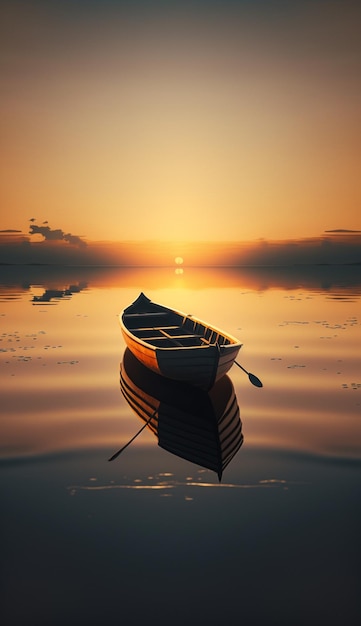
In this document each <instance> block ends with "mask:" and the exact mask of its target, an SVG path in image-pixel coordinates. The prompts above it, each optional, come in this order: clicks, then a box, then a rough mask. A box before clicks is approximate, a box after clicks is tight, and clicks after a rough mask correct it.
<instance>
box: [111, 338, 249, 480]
mask: <svg viewBox="0 0 361 626" xmlns="http://www.w3.org/2000/svg"><path fill="white" fill-rule="evenodd" d="M120 388H121V391H122V393H123V395H124V397H125V399H126V401H127V402H128V404H129V406H130V407H131V408H132V409H133V410H134V411H135V413H136V414H137V415H138V416H139V417H140V418H141V419H142V420H143V421H144V422H148V424H147V425H148V428H149V429H150V430H151V431H152V432H153V433H154V435H155V436H156V437H157V439H158V445H159V446H160V447H161V448H163V449H164V450H167V451H168V452H171V453H172V454H175V455H177V456H179V457H180V458H183V459H186V460H188V461H191V462H192V463H195V464H197V465H200V466H202V467H205V468H207V469H210V470H212V471H214V472H216V473H217V475H218V478H219V480H221V478H222V473H223V471H224V469H225V468H226V467H227V465H228V464H229V463H230V461H231V460H232V459H233V457H234V456H235V454H236V453H237V452H238V450H239V449H240V447H241V445H242V443H243V433H242V422H241V419H240V414H239V407H238V403H237V398H236V394H235V391H234V387H233V384H232V381H231V379H230V378H229V377H228V376H223V377H222V378H221V379H220V380H219V381H218V382H217V383H216V384H215V385H214V386H213V388H212V389H211V390H210V391H209V392H206V391H202V390H201V389H199V388H197V387H193V386H191V385H188V384H185V383H180V382H178V381H173V380H167V379H165V378H164V377H163V376H160V375H158V374H156V373H155V372H152V371H151V370H149V369H148V368H146V367H145V366H144V365H142V364H141V363H140V362H139V361H138V360H137V359H136V358H135V357H134V355H133V354H132V353H131V352H130V350H129V349H128V348H127V349H126V350H125V352H124V357H123V361H122V363H121V366H120Z"/></svg>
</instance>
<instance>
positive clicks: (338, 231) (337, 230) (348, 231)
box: [325, 228, 361, 234]
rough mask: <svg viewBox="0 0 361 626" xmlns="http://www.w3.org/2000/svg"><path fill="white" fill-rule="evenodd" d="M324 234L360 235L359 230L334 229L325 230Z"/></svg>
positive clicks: (360, 231)
mask: <svg viewBox="0 0 361 626" xmlns="http://www.w3.org/2000/svg"><path fill="white" fill-rule="evenodd" d="M325 233H342V234H345V233H351V234H352V233H361V230H351V229H348V228H334V229H333V230H325Z"/></svg>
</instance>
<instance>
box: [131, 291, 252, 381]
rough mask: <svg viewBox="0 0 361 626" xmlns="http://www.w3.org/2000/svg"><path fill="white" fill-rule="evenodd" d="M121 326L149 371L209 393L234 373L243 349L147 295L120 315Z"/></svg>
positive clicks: (132, 347)
mask: <svg viewBox="0 0 361 626" xmlns="http://www.w3.org/2000/svg"><path fill="white" fill-rule="evenodd" d="M120 326H121V330H122V334H123V338H124V341H125V343H126V345H127V347H128V348H129V350H130V351H131V352H132V353H133V354H134V356H135V357H136V358H137V359H138V360H139V361H140V362H141V363H143V364H144V365H145V366H146V367H148V368H149V369H151V370H152V371H154V372H156V373H157V374H160V375H161V376H165V377H166V378H170V379H173V380H179V381H182V382H186V383H189V384H192V385H195V386H199V387H201V388H202V389H205V390H207V389H210V388H211V387H212V386H213V385H214V384H215V382H216V381H217V380H219V379H220V378H222V376H224V375H225V374H226V373H227V372H228V371H229V370H230V368H231V367H232V365H233V363H234V360H235V359H236V357H237V354H238V352H239V350H240V348H241V345H242V344H241V343H240V342H239V341H238V339H236V338H235V337H232V336H231V335H229V334H227V333H224V332H223V331H221V330H219V329H217V328H215V327H214V326H210V325H208V324H206V323H204V322H202V321H201V320H199V319H198V318H195V317H194V316H190V315H185V314H184V313H181V312H180V311H176V310H174V309H168V308H166V307H162V306H161V305H157V304H155V303H152V302H151V301H150V300H149V299H148V298H146V296H144V295H143V294H141V295H140V296H139V298H138V299H137V300H136V301H135V302H134V303H133V304H132V305H130V306H129V307H127V308H126V309H125V310H124V311H123V313H122V314H121V315H120Z"/></svg>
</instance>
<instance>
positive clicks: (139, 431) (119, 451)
mask: <svg viewBox="0 0 361 626" xmlns="http://www.w3.org/2000/svg"><path fill="white" fill-rule="evenodd" d="M156 412H157V409H155V411H154V413H152V415H151V416H150V418H149V419H148V420H147V421H146V422H145V424H143V426H142V428H141V429H140V430H138V432H137V433H136V434H135V435H134V437H132V438H131V440H130V441H128V443H126V444H125V446H123V447H122V448H120V450H118V452H116V453H115V454H113V456H111V457H110V459H108V461H114V459H116V458H117V457H118V456H119V454H121V453H122V452H123V450H125V448H127V447H128V446H130V444H131V443H132V441H134V439H136V438H137V437H138V435H140V433H141V432H142V431H143V430H144V429H145V428H146V426H148V424H149V422H150V421H151V420H152V419H153V417H154V416H155V414H156Z"/></svg>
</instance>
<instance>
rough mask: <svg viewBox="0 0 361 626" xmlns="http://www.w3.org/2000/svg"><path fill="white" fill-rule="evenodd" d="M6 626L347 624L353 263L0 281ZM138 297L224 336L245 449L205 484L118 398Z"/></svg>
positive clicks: (62, 274)
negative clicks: (235, 351)
mask: <svg viewBox="0 0 361 626" xmlns="http://www.w3.org/2000/svg"><path fill="white" fill-rule="evenodd" d="M0 272H1V273H0V321H1V332H0V371H1V379H0V386H1V422H0V437H1V438H0V452H1V460H0V480H1V502H2V507H1V525H2V532H1V538H2V540H1V543H2V546H1V592H0V594H1V595H0V621H1V624H3V625H4V626H30V625H34V626H35V625H36V626H42V625H44V626H45V625H49V624H50V625H52V626H58V625H59V626H60V625H63V624H68V625H69V626H73V625H74V626H75V625H76V626H79V625H82V624H87V625H88V626H93V625H98V624H99V625H100V624H101V625H103V624H105V623H107V622H110V621H111V622H117V623H123V624H126V625H133V624H134V625H138V624H141V623H143V621H144V622H146V623H148V624H155V625H159V626H163V625H164V626H165V625H168V624H172V625H176V626H178V625H181V624H182V625H183V624H184V623H188V624H209V625H221V624H226V623H235V622H236V623H244V624H246V625H247V626H248V625H259V624H260V625H261V624H262V625H263V624H265V625H266V624H267V626H272V625H277V626H280V625H286V624H287V625H288V626H289V625H292V626H297V625H306V624H307V625H308V626H313V625H315V626H316V625H317V626H318V625H319V624H328V625H329V626H331V625H340V624H342V625H343V626H347V625H350V626H351V625H356V624H359V623H360V618H361V613H360V582H361V581H360V540H359V534H360V527H361V506H360V502H361V497H360V496H361V490H360V486H361V484H360V468H361V455H360V450H361V428H360V417H361V370H360V345H361V320H360V311H361V308H360V301H361V271H360V268H359V267H357V266H349V267H330V266H315V267H292V268H268V269H266V268H247V269H246V268H241V269H236V268H228V269H227V268H223V269H221V268H218V269H202V270H200V269H196V268H182V269H181V268H178V269H176V270H175V269H174V268H159V269H142V268H135V269H131V268H128V269H122V268H79V269H77V268H56V267H54V268H46V267H41V266H33V267H29V266H28V267H20V266H17V267H16V266H13V267H2V268H1V270H0ZM141 291H143V292H145V293H146V295H147V296H148V297H149V298H151V299H152V300H153V301H155V302H159V303H161V304H165V305H167V306H170V307H174V308H177V309H180V310H182V311H184V312H186V313H192V314H193V315H195V316H197V317H200V318H201V319H204V320H206V321H208V322H210V323H212V324H213V325H215V326H218V327H220V328H223V329H224V330H226V331H227V332H229V333H231V334H232V335H235V336H236V337H239V339H240V340H241V341H242V343H243V347H242V349H241V351H240V353H239V355H238V359H237V360H238V362H239V363H240V364H242V365H243V367H245V368H246V369H247V370H248V371H250V372H252V373H254V374H255V375H256V376H258V377H259V378H260V379H261V380H262V382H263V388H261V389H259V388H256V387H254V386H252V385H251V384H250V382H249V380H248V377H247V375H246V374H245V373H244V372H242V370H241V369H239V368H237V367H233V368H232V369H231V371H230V372H229V378H230V380H231V383H232V385H233V389H234V392H235V396H236V400H237V403H238V406H239V413H240V418H241V422H242V433H243V437H244V440H243V444H242V446H241V447H240V449H239V450H238V452H237V453H236V454H235V456H234V457H233V459H232V460H231V462H230V463H229V465H228V466H227V467H226V468H225V469H224V472H223V476H222V480H221V482H219V480H218V476H217V473H216V472H214V471H212V470H209V469H206V468H205V467H203V466H200V465H197V464H196V463H193V462H191V461H190V460H186V459H184V458H180V457H179V456H176V455H175V454H172V453H170V452H169V451H168V450H166V449H164V448H162V447H160V446H159V445H157V439H156V437H155V436H154V434H153V433H152V432H151V431H150V430H149V429H148V428H146V429H145V430H144V431H143V432H142V433H141V434H140V435H139V437H137V438H136V439H135V440H134V441H133V443H132V444H131V445H129V447H128V448H127V449H126V450H124V452H123V453H122V454H121V455H120V456H119V457H118V458H117V459H115V460H114V461H113V462H111V463H109V462H108V459H109V457H111V455H112V454H113V453H114V452H116V451H117V450H118V449H120V448H121V447H122V446H123V445H125V444H126V443H127V442H128V441H129V440H130V439H131V438H132V437H133V435H134V434H135V433H136V432H137V431H138V430H139V429H140V427H141V426H142V422H141V420H140V419H139V417H138V416H137V415H136V413H135V412H134V411H133V410H132V409H131V408H130V406H129V405H128V403H127V401H126V399H125V398H124V396H123V395H122V393H121V389H120V384H119V372H120V365H121V362H122V359H123V354H124V350H125V344H124V341H123V339H122V336H121V332H120V328H119V323H118V314H119V312H120V311H121V310H122V309H123V308H124V307H125V306H127V305H128V304H130V303H131V302H132V301H133V300H134V299H135V298H136V297H137V296H138V294H139V293H140V292H141Z"/></svg>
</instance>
